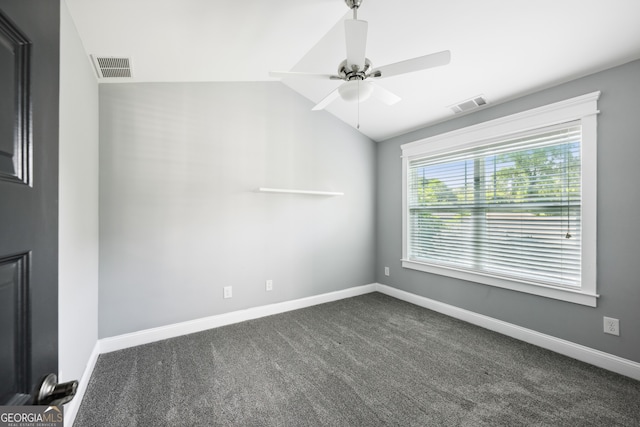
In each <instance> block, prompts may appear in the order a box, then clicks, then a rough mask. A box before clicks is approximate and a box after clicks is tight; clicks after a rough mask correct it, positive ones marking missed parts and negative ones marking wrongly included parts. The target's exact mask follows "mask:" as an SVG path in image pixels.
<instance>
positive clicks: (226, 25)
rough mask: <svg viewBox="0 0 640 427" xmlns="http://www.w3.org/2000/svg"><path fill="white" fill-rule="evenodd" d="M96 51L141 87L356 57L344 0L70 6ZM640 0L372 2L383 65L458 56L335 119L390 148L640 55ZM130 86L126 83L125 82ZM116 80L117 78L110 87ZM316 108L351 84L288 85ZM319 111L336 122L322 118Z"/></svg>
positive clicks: (374, 56) (338, 112) (376, 49)
mask: <svg viewBox="0 0 640 427" xmlns="http://www.w3.org/2000/svg"><path fill="white" fill-rule="evenodd" d="M66 3H67V5H68V7H69V11H70V13H71V16H72V18H73V20H74V22H75V24H76V27H77V29H78V32H79V34H80V37H81V39H82V41H83V43H84V46H85V49H86V51H87V55H89V54H95V55H105V56H128V57H130V58H131V59H132V64H133V74H134V77H133V78H132V79H128V80H127V81H130V82H191V81H199V82H200V81H268V80H274V79H272V78H270V77H269V75H268V72H269V71H271V70H277V71H289V70H294V71H304V72H312V73H328V74H335V73H336V71H337V67H338V64H339V63H340V62H341V61H342V60H343V59H344V58H345V56H346V55H345V40H344V27H343V23H342V21H343V20H344V19H346V18H350V17H351V11H349V9H348V8H347V7H346V5H345V3H344V1H343V0H302V1H301V0H243V1H238V0H109V1H105V0H66ZM639 17H640V1H639V0H536V1H531V0H447V1H442V0H440V1H436V0H405V1H402V2H399V1H397V0H396V1H393V0H363V4H362V7H361V8H360V10H359V12H358V18H359V19H363V20H366V21H368V22H369V33H368V40H367V57H368V58H369V59H370V60H371V61H372V62H373V65H374V68H375V67H376V66H382V65H386V64H389V63H393V62H397V61H401V60H404V59H409V58H413V57H416V56H422V55H425V54H429V53H433V52H437V51H441V50H446V49H448V50H450V51H451V56H452V59H451V63H450V64H449V65H447V66H445V67H439V68H434V69H430V70H425V71H419V72H415V73H411V74H405V75H401V76H394V77H389V78H387V79H379V80H377V83H378V84H379V85H381V86H384V87H385V88H387V89H389V90H391V91H392V92H394V93H396V94H397V95H399V96H400V97H401V98H402V101H400V102H399V103H397V104H395V105H393V106H387V105H384V104H382V103H380V102H379V101H378V100H376V99H374V98H371V99H369V100H367V101H365V102H362V103H361V104H360V108H358V105H357V104H355V103H353V104H352V103H347V102H345V101H342V100H340V99H338V100H337V101H335V102H333V103H332V104H331V105H330V106H329V107H328V108H327V111H328V112H329V113H331V114H333V115H335V116H336V117H338V118H339V119H341V120H343V121H344V122H346V123H347V124H349V125H351V126H353V127H356V125H357V124H358V114H359V123H360V132H362V133H363V134H365V135H367V136H369V137H370V138H372V139H374V140H376V141H381V140H384V139H387V138H390V137H393V136H395V135H399V134H402V133H405V132H408V131H411V130H414V129H417V128H421V127H424V126H426V125H429V124H432V123H435V122H439V121H443V120H447V119H448V118H451V117H453V115H454V113H453V112H452V111H451V109H450V108H449V107H450V106H451V105H453V104H457V103H459V102H461V101H464V100H467V99H469V98H472V97H475V96H477V95H484V96H485V98H486V99H487V100H488V101H489V103H490V104H495V103H499V102H504V101H506V100H508V99H513V98H515V97H518V96H521V95H523V94H526V93H530V92H532V91H535V90H539V89H542V88H545V87H549V86H552V85H555V84H558V83H561V82H564V81H568V80H571V79H574V78H576V77H579V76H583V75H586V74H590V73H592V72H595V71H599V70H603V69H606V68H610V67H613V66H615V65H619V64H623V63H625V62H629V61H631V60H634V59H638V58H640V20H639ZM118 81H122V80H118ZM102 82H107V80H102ZM283 82H284V84H286V85H287V86H289V87H291V88H292V89H293V90H295V91H297V92H299V93H300V94H302V95H303V96H305V97H307V98H308V99H310V100H311V101H312V102H310V103H309V108H311V107H312V106H313V105H314V104H315V103H317V102H319V101H320V100H321V99H322V98H324V96H325V95H327V94H328V93H329V92H331V91H332V90H333V89H335V88H336V87H337V86H339V85H340V83H341V82H340V81H330V80H328V81H322V80H307V79H299V78H287V79H285V80H284V81H283ZM315 114H326V113H325V112H317V113H315Z"/></svg>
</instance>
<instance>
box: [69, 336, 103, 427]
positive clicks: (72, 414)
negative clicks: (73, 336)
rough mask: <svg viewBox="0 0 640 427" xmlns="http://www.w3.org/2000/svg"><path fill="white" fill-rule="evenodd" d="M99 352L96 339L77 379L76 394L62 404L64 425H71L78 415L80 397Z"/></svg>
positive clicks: (84, 390)
mask: <svg viewBox="0 0 640 427" xmlns="http://www.w3.org/2000/svg"><path fill="white" fill-rule="evenodd" d="M100 353H101V352H100V341H96V344H95V345H94V346H93V351H92V352H91V355H90V356H89V360H88V361H87V366H86V367H85V369H84V372H83V373H82V378H80V380H79V381H78V388H77V389H76V395H75V396H74V397H73V399H72V400H71V402H69V403H67V404H66V405H64V425H65V427H71V426H72V425H73V422H74V421H75V419H76V415H78V409H80V404H81V403H82V398H83V397H84V393H85V392H86V391H87V386H88V385H89V380H90V379H91V374H93V368H94V367H95V366H96V362H97V361H98V357H99V356H100Z"/></svg>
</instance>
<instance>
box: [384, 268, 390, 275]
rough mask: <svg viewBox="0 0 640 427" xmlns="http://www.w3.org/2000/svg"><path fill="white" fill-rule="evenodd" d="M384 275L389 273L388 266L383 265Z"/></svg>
mask: <svg viewBox="0 0 640 427" xmlns="http://www.w3.org/2000/svg"><path fill="white" fill-rule="evenodd" d="M384 275H385V276H388V275H389V267H385V268H384Z"/></svg>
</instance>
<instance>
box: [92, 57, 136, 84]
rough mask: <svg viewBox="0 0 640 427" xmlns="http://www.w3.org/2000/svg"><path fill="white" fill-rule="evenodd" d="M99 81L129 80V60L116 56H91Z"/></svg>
mask: <svg viewBox="0 0 640 427" xmlns="http://www.w3.org/2000/svg"><path fill="white" fill-rule="evenodd" d="M91 60H92V61H93V65H94V67H95V68H96V73H97V74H98V78H99V79H107V78H131V59H130V58H127V57H122V56H120V57H118V56H100V55H91Z"/></svg>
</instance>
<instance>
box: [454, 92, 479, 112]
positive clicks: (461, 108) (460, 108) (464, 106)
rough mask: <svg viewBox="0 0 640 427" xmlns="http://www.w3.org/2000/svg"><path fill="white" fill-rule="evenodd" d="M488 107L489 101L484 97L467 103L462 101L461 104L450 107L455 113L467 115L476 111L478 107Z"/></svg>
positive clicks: (474, 98)
mask: <svg viewBox="0 0 640 427" xmlns="http://www.w3.org/2000/svg"><path fill="white" fill-rule="evenodd" d="M485 105H487V100H486V99H485V98H484V96H483V95H478V96H476V97H473V98H471V99H467V100H466V101H462V102H460V103H459V104H455V105H452V106H450V107H449V108H451V109H452V110H453V112H454V113H465V112H467V111H471V110H474V109H476V108H478V107H482V106H485Z"/></svg>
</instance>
